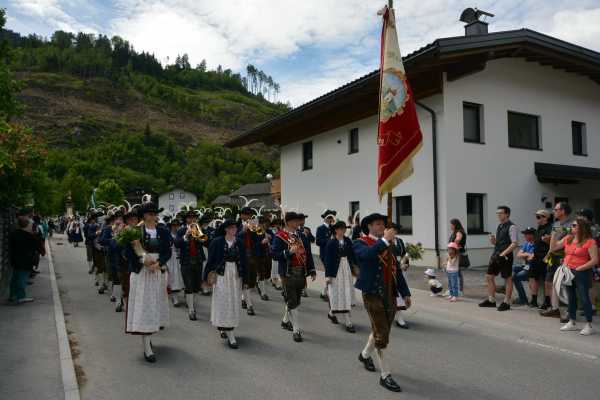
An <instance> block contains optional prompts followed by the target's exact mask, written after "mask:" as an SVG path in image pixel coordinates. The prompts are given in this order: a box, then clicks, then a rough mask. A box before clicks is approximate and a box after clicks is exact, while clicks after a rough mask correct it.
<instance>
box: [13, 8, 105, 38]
mask: <svg viewBox="0 0 600 400" xmlns="http://www.w3.org/2000/svg"><path fill="white" fill-rule="evenodd" d="M10 4H11V5H12V6H13V7H14V9H15V10H17V11H18V12H21V13H23V14H24V15H26V16H27V17H28V19H29V18H31V19H33V20H35V23H32V25H39V24H40V23H43V24H45V25H47V26H48V28H50V29H49V30H50V31H54V30H63V31H68V32H79V31H84V32H92V33H95V32H96V29H94V28H93V27H91V26H88V25H86V24H83V23H81V22H80V21H79V20H78V19H77V18H75V17H74V16H72V15H71V14H69V13H67V12H65V11H64V8H65V7H69V6H70V5H72V4H71V2H70V1H68V0H67V1H59V0H12V1H11V2H10ZM27 22H28V23H26V24H23V23H22V25H30V24H31V22H32V21H27ZM38 33H39V32H38Z"/></svg>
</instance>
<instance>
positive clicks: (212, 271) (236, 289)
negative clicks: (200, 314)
mask: <svg viewBox="0 0 600 400" xmlns="http://www.w3.org/2000/svg"><path fill="white" fill-rule="evenodd" d="M236 234H237V223H236V222H235V221H233V220H226V221H224V222H223V223H222V224H221V225H220V226H219V229H218V232H217V235H216V237H215V239H213V240H212V241H211V243H210V246H209V247H208V261H207V262H206V269H205V270H204V275H203V279H204V281H206V282H208V284H209V285H211V286H212V288H213V295H212V299H211V300H212V301H211V311H210V322H211V323H212V325H213V326H214V327H216V328H217V330H218V331H219V332H220V334H221V338H223V339H227V343H228V345H229V347H230V348H232V349H237V348H238V343H237V341H236V338H235V336H234V334H233V330H234V329H235V328H237V327H238V325H239V323H240V313H241V307H240V304H241V294H242V287H243V285H244V283H243V282H244V281H246V279H247V277H246V276H247V265H246V260H247V258H246V248H245V246H244V244H243V243H242V241H241V239H240V238H239V237H237V235H236Z"/></svg>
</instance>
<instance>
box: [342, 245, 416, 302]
mask: <svg viewBox="0 0 600 400" xmlns="http://www.w3.org/2000/svg"><path fill="white" fill-rule="evenodd" d="M352 247H353V248H354V254H356V260H357V261H358V266H359V268H360V273H359V275H358V279H357V280H356V285H355V286H356V288H357V289H359V290H361V291H362V292H363V293H365V294H376V295H382V294H383V268H382V265H381V263H380V261H379V254H381V253H383V252H384V251H385V250H386V249H387V245H386V244H385V242H384V241H383V240H382V239H379V240H377V242H375V244H374V245H372V246H369V245H368V244H367V243H365V241H364V240H362V239H358V240H355V241H354V243H353V245H352ZM394 275H395V276H396V292H397V293H396V297H398V296H400V297H403V298H404V297H408V296H410V289H409V288H408V285H407V284H406V280H405V279H404V275H402V271H401V270H400V266H399V265H398V266H397V268H396V272H395V274H394Z"/></svg>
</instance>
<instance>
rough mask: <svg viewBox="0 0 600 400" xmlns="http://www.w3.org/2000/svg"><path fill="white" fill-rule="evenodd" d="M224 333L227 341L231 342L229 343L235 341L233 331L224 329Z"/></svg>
mask: <svg viewBox="0 0 600 400" xmlns="http://www.w3.org/2000/svg"><path fill="white" fill-rule="evenodd" d="M225 334H226V335H227V340H229V343H231V344H234V343H236V340H235V335H234V334H233V331H225Z"/></svg>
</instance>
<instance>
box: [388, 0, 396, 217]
mask: <svg viewBox="0 0 600 400" xmlns="http://www.w3.org/2000/svg"><path fill="white" fill-rule="evenodd" d="M388 7H389V8H390V9H392V8H394V0H388ZM392 203H393V201H392V192H388V194H387V215H388V227H390V226H392V222H393V218H394V217H393V205H392Z"/></svg>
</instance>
